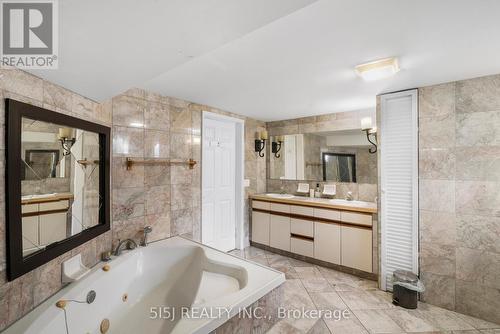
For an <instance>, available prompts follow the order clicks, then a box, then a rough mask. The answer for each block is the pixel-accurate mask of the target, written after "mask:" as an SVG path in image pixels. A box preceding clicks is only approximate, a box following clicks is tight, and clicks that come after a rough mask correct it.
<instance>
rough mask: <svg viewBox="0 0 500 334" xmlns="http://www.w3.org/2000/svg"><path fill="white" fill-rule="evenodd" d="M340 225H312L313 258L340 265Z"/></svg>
mask: <svg viewBox="0 0 500 334" xmlns="http://www.w3.org/2000/svg"><path fill="white" fill-rule="evenodd" d="M340 252H341V245H340V225H338V224H329V223H321V222H315V223H314V258H315V259H318V260H321V261H326V262H330V263H334V264H341V257H340Z"/></svg>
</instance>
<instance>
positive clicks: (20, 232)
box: [6, 100, 110, 280]
mask: <svg viewBox="0 0 500 334" xmlns="http://www.w3.org/2000/svg"><path fill="white" fill-rule="evenodd" d="M6 117H7V138H6V139H7V173H6V176H7V182H6V184H7V219H8V223H7V243H8V250H9V252H8V257H9V258H8V278H9V280H12V279H14V278H16V277H18V276H20V275H22V274H24V273H26V272H28V271H30V270H33V269H34V268H36V267H38V266H40V265H42V264H44V263H46V262H48V261H50V260H51V259H53V258H55V257H57V256H58V255H60V254H62V253H64V252H67V251H68V250H70V249H72V248H74V247H77V246H78V245H80V244H82V243H84V242H86V241H88V240H90V239H92V238H94V237H96V236H97V235H99V234H101V233H104V232H105V231H107V230H109V226H110V223H109V205H110V203H109V156H110V155H109V148H110V145H109V143H110V137H109V136H110V129H109V128H107V127H105V126H102V125H99V124H95V123H91V122H87V121H84V120H81V119H77V118H74V117H70V116H66V115H63V114H60V113H56V112H53V111H49V110H46V109H43V108H39V107H35V106H32V105H28V104H25V103H21V102H17V101H14V100H6Z"/></svg>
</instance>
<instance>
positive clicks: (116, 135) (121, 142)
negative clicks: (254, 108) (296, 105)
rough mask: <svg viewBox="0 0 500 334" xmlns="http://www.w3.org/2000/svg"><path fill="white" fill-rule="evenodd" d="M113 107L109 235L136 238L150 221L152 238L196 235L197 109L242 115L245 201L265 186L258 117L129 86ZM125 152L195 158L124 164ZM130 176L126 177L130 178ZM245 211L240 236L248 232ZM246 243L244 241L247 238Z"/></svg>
mask: <svg viewBox="0 0 500 334" xmlns="http://www.w3.org/2000/svg"><path fill="white" fill-rule="evenodd" d="M108 105H110V108H112V110H113V150H114V153H113V167H114V168H113V170H114V175H113V176H114V180H116V181H114V182H113V192H114V201H113V220H114V221H115V224H118V225H120V226H121V228H119V229H113V241H114V243H116V241H117V240H118V239H123V238H125V237H133V238H139V237H140V231H141V229H142V228H143V227H144V226H146V225H152V227H153V232H152V236H151V237H152V239H151V240H156V239H162V238H165V237H168V236H170V235H185V236H189V237H192V238H193V239H194V240H198V241H199V240H200V239H201V126H202V112H203V111H208V112H212V113H217V114H222V115H226V116H231V117H236V118H239V119H244V120H245V143H246V145H245V178H246V179H249V180H250V186H249V187H248V188H246V196H245V205H246V207H247V211H246V212H248V195H250V194H253V193H258V192H264V191H265V180H266V169H265V159H256V153H255V152H254V151H253V138H255V133H256V132H258V131H262V130H264V129H265V124H264V123H263V122H258V121H256V120H253V119H250V118H245V117H242V116H239V115H237V114H233V113H230V112H226V111H222V110H220V109H217V108H213V107H210V106H205V105H199V104H195V103H191V102H188V101H184V100H180V99H176V98H172V97H165V96H160V95H158V94H154V93H151V92H147V91H144V90H141V89H131V90H129V91H127V92H125V93H123V94H121V95H119V96H116V97H114V98H113V99H112V101H110V102H109V103H108ZM126 157H135V158H146V159H147V158H171V159H182V160H187V159H191V158H192V159H194V160H196V161H197V162H198V163H197V164H196V166H195V167H194V169H192V170H191V169H189V167H188V166H186V165H172V166H168V165H161V164H157V165H147V166H139V165H138V166H134V167H133V168H132V170H130V171H127V170H126ZM132 179H133V181H132V182H130V180H132ZM248 224H249V220H248V215H245V224H244V228H245V236H246V237H247V238H246V239H248V234H249V232H248V231H249V226H248ZM247 244H248V242H247Z"/></svg>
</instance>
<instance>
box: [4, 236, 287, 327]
mask: <svg viewBox="0 0 500 334" xmlns="http://www.w3.org/2000/svg"><path fill="white" fill-rule="evenodd" d="M107 264H108V265H109V266H110V270H109V271H103V270H102V267H103V266H104V265H105V264H104V263H99V264H98V265H97V266H96V267H94V268H93V269H92V271H91V273H89V274H88V275H87V276H86V277H84V278H83V279H81V280H80V281H78V282H76V283H73V284H70V285H68V286H67V287H65V288H64V289H62V290H61V291H59V292H58V293H57V294H55V295H54V296H53V297H51V298H49V299H48V300H47V301H45V302H44V303H43V304H41V305H40V306H38V307H37V308H35V309H34V310H33V311H32V312H30V313H29V314H27V315H26V316H25V317H23V318H22V319H20V320H19V321H17V322H16V323H14V324H13V325H12V326H10V327H9V328H8V329H7V330H6V331H5V333H9V334H11V333H16V334H19V333H26V334H59V333H61V334H66V333H67V332H68V333H69V334H76V333H78V334H80V333H101V330H100V326H101V323H102V321H103V320H104V319H108V320H109V325H110V326H109V331H108V333H120V334H126V333H134V334H135V333H148V334H154V333H158V334H159V333H162V334H163V333H183V334H184V333H208V332H210V331H212V330H214V329H216V328H217V327H219V326H220V325H221V324H223V323H224V322H225V321H227V320H228V318H230V317H232V316H234V315H236V314H237V313H238V312H239V311H240V310H241V309H243V308H245V307H247V306H249V305H251V304H252V303H253V302H255V301H257V300H258V299H260V298H261V297H263V296H264V295H266V294H267V293H269V292H270V291H271V290H273V289H274V288H276V287H278V286H279V285H280V284H282V283H283V282H284V281H285V277H284V274H282V273H281V272H278V271H275V270H272V269H269V268H266V267H264V266H261V265H258V264H254V263H251V262H248V261H245V260H243V259H240V258H237V257H235V256H232V255H228V254H225V253H222V252H220V251H217V250H214V249H212V248H209V247H206V246H203V245H201V244H198V243H196V242H193V241H190V240H187V239H184V238H181V237H172V238H169V239H165V240H162V241H158V242H155V243H152V244H150V245H148V246H147V247H140V248H138V249H136V250H133V251H130V252H127V253H123V254H122V255H121V256H119V257H117V258H114V259H113V260H111V261H110V262H108V263H107ZM90 290H94V291H95V292H96V298H95V300H94V301H93V302H92V303H91V304H88V303H86V302H85V300H86V296H87V293H88V292H89V291H90ZM125 294H126V298H124V296H125ZM124 299H125V301H124ZM59 300H75V301H83V303H78V302H72V301H69V302H67V304H66V306H65V310H66V317H67V325H68V331H67V330H66V325H65V317H64V310H63V309H61V308H58V307H56V303H57V301H59ZM226 312H228V313H226ZM181 313H183V315H184V317H180V315H181ZM172 314H174V315H175V316H174V317H173V320H172ZM218 314H220V315H222V316H221V317H218ZM187 316H189V318H187Z"/></svg>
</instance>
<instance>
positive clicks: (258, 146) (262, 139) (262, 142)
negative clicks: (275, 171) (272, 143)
mask: <svg viewBox="0 0 500 334" xmlns="http://www.w3.org/2000/svg"><path fill="white" fill-rule="evenodd" d="M266 140H267V131H266V130H264V131H261V132H259V135H258V138H257V139H255V152H258V153H259V157H261V158H263V157H264V149H265V148H266Z"/></svg>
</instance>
